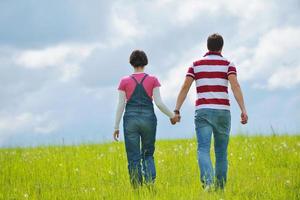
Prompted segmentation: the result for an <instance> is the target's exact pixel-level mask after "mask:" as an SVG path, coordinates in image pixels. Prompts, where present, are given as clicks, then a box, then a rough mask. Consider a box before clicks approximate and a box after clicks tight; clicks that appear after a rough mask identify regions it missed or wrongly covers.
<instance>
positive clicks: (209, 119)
mask: <svg viewBox="0 0 300 200" xmlns="http://www.w3.org/2000/svg"><path fill="white" fill-rule="evenodd" d="M230 121H231V116H230V111H229V110H219V109H199V110H196V113H195V126H196V133H197V141H198V164H199V167H200V174H201V177H200V179H201V182H202V183H203V185H204V186H206V185H211V184H213V182H214V176H215V178H216V179H215V180H216V186H217V187H219V188H223V187H224V185H225V183H226V180H227V165H228V161H227V147H228V141H229V132H230ZM212 133H213V136H214V148H215V157H216V163H215V173H214V170H213V166H212V162H211V159H210V144H211V135H212Z"/></svg>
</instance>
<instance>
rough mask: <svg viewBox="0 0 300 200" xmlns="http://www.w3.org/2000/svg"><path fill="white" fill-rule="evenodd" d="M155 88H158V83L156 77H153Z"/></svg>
mask: <svg viewBox="0 0 300 200" xmlns="http://www.w3.org/2000/svg"><path fill="white" fill-rule="evenodd" d="M156 87H160V82H159V80H158V79H157V78H156V77H154V83H153V88H156Z"/></svg>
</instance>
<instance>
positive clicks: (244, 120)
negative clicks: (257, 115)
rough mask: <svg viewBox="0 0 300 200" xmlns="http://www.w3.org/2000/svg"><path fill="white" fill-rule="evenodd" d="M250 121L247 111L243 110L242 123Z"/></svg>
mask: <svg viewBox="0 0 300 200" xmlns="http://www.w3.org/2000/svg"><path fill="white" fill-rule="evenodd" d="M247 122H248V115H247V112H246V111H242V113H241V123H242V124H247Z"/></svg>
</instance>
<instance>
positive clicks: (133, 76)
mask: <svg viewBox="0 0 300 200" xmlns="http://www.w3.org/2000/svg"><path fill="white" fill-rule="evenodd" d="M130 77H131V78H132V79H133V80H134V81H135V83H136V84H139V82H138V81H137V80H136V79H135V78H134V76H133V75H131V76H130Z"/></svg>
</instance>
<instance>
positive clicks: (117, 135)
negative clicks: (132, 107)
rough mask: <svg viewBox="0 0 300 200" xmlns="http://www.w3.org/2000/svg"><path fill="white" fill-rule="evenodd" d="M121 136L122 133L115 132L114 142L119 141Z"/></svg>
mask: <svg viewBox="0 0 300 200" xmlns="http://www.w3.org/2000/svg"><path fill="white" fill-rule="evenodd" d="M119 134H120V131H119V130H115V132H114V134H113V136H114V140H115V141H117V142H118V141H119Z"/></svg>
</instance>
